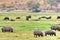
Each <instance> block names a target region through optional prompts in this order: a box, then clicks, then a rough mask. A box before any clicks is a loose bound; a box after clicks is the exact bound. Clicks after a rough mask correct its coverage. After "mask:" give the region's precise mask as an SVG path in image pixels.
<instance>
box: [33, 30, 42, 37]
mask: <svg viewBox="0 0 60 40" xmlns="http://www.w3.org/2000/svg"><path fill="white" fill-rule="evenodd" d="M34 36H35V37H37V36H38V37H40V36H42V37H43V33H42V32H41V31H40V30H35V31H34Z"/></svg>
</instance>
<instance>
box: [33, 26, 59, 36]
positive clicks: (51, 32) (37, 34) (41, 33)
mask: <svg viewBox="0 0 60 40" xmlns="http://www.w3.org/2000/svg"><path fill="white" fill-rule="evenodd" d="M53 30H55V31H56V30H57V31H60V27H59V26H58V25H52V26H51V30H47V31H45V36H47V35H50V36H56V32H54V31H53ZM40 36H41V37H43V36H44V35H43V32H42V31H40V30H39V29H37V30H35V31H34V37H40Z"/></svg>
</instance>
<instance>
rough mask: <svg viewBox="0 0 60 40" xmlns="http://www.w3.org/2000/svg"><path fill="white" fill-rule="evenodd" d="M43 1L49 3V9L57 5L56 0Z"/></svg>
mask: <svg viewBox="0 0 60 40" xmlns="http://www.w3.org/2000/svg"><path fill="white" fill-rule="evenodd" d="M45 1H46V2H47V3H48V4H50V5H51V9H52V6H55V7H57V4H58V0H45Z"/></svg>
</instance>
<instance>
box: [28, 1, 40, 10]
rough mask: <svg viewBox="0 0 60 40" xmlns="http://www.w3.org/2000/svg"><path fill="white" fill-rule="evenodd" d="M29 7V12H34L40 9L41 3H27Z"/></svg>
mask: <svg viewBox="0 0 60 40" xmlns="http://www.w3.org/2000/svg"><path fill="white" fill-rule="evenodd" d="M27 6H28V9H29V10H32V11H33V10H34V9H38V8H39V7H40V4H39V2H33V1H29V2H28V3H27Z"/></svg>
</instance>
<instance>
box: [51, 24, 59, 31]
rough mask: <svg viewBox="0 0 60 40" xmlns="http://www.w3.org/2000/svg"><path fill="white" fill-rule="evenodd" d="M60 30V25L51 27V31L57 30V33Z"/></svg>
mask: <svg viewBox="0 0 60 40" xmlns="http://www.w3.org/2000/svg"><path fill="white" fill-rule="evenodd" d="M58 28H59V26H58V25H52V26H51V30H55V31H56V30H58Z"/></svg>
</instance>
